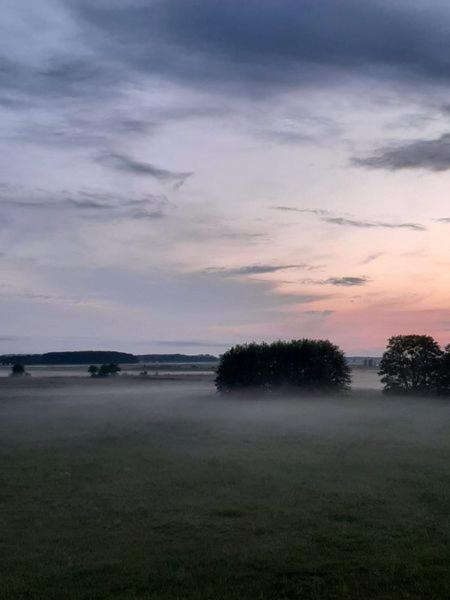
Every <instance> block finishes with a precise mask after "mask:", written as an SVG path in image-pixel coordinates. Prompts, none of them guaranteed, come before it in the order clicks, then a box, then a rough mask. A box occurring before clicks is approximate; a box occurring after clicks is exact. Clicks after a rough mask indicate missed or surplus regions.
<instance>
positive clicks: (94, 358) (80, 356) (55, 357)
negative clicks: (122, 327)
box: [0, 350, 219, 366]
mask: <svg viewBox="0 0 450 600" xmlns="http://www.w3.org/2000/svg"><path fill="white" fill-rule="evenodd" d="M217 360H219V359H218V358H217V357H216V356H212V355H210V354H194V355H188V354H140V355H135V354H128V353H127V352H112V351H106V350H105V351H102V350H86V351H79V352H46V353H45V354H3V355H1V356H0V364H2V365H13V364H15V363H20V364H22V365H27V366H29V365H99V364H104V363H115V364H137V363H140V362H147V363H204V362H216V361H217Z"/></svg>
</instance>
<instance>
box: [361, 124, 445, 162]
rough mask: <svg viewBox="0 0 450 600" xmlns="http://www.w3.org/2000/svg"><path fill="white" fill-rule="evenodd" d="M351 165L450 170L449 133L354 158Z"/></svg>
mask: <svg viewBox="0 0 450 600" xmlns="http://www.w3.org/2000/svg"><path fill="white" fill-rule="evenodd" d="M353 164H355V165H357V166H361V167H368V168H370V169H386V170H388V171H398V170H401V169H426V170H428V171H447V170H448V169H450V133H446V134H444V135H442V136H441V137H439V138H437V139H434V140H415V141H413V142H407V143H405V144H403V145H400V146H398V147H395V148H382V149H381V150H379V151H378V152H377V153H376V154H374V155H373V156H368V157H367V158H354V159H353Z"/></svg>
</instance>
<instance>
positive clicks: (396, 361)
mask: <svg viewBox="0 0 450 600" xmlns="http://www.w3.org/2000/svg"><path fill="white" fill-rule="evenodd" d="M442 356H443V353H442V350H441V349H440V347H439V344H438V343H437V342H436V341H435V340H434V339H433V338H432V337H431V336H428V335H397V336H394V337H391V338H390V339H389V342H388V346H387V349H386V352H385V353H384V354H383V358H382V359H381V363H380V371H379V375H381V381H382V383H384V386H385V387H384V391H385V392H387V393H389V392H397V393H430V392H435V391H436V390H437V388H438V378H439V371H440V369H441V361H442Z"/></svg>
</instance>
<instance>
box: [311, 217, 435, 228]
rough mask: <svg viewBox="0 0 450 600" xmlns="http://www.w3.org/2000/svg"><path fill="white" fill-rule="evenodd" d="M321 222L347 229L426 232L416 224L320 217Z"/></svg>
mask: <svg viewBox="0 0 450 600" xmlns="http://www.w3.org/2000/svg"><path fill="white" fill-rule="evenodd" d="M322 221H325V222H326V223H332V224H334V225H343V226H348V227H360V228H363V229H373V228H382V229H410V230H411V231H426V227H424V226H423V225H419V224H418V223H387V222H385V221H359V220H356V219H344V218H343V217H322Z"/></svg>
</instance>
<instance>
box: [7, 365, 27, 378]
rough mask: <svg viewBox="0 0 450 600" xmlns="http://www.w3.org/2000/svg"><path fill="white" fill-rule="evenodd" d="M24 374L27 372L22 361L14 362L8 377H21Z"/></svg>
mask: <svg viewBox="0 0 450 600" xmlns="http://www.w3.org/2000/svg"><path fill="white" fill-rule="evenodd" d="M24 375H27V373H26V371H25V367H24V366H23V364H22V363H15V364H14V365H13V366H12V367H11V373H10V377H23V376H24Z"/></svg>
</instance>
